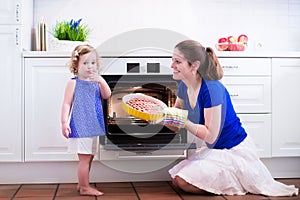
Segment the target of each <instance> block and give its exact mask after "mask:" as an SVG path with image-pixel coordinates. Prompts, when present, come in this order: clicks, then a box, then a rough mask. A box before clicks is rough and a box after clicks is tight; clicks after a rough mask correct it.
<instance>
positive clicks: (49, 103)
mask: <svg viewBox="0 0 300 200" xmlns="http://www.w3.org/2000/svg"><path fill="white" fill-rule="evenodd" d="M68 61H69V58H26V57H25V58H24V70H25V111H24V112H25V161H26V162H27V161H62V160H64V161H68V160H77V155H75V154H69V153H68V151H67V150H68V148H67V147H68V143H67V139H65V138H64V137H63V136H62V133H61V123H60V114H61V105H62V101H63V96H64V90H65V86H66V83H67V81H68V80H69V79H70V78H71V73H70V72H69V69H68V67H67V63H68Z"/></svg>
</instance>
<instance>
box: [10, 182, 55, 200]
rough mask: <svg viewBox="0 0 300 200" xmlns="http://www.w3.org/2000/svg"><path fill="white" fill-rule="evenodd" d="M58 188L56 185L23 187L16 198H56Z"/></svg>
mask: <svg viewBox="0 0 300 200" xmlns="http://www.w3.org/2000/svg"><path fill="white" fill-rule="evenodd" d="M56 188H57V185H55V184H42V185H41V184H30V185H22V186H21V188H20V189H19V191H18V192H17V194H16V195H15V197H17V198H19V197H24V198H25V197H54V195H55V191H56Z"/></svg>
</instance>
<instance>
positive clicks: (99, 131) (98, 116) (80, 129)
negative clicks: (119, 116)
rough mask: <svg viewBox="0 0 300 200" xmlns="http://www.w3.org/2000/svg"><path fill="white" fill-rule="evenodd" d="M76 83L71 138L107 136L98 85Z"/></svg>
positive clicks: (78, 81) (86, 82)
mask: <svg viewBox="0 0 300 200" xmlns="http://www.w3.org/2000/svg"><path fill="white" fill-rule="evenodd" d="M73 79H75V81H76V85H75V91H74V97H73V105H72V111H71V118H70V128H71V133H70V134H69V137H70V138H84V137H94V136H100V135H105V133H106V131H105V126H104V119H103V108H102V101H101V94H100V88H99V85H98V83H96V82H91V81H84V80H80V79H78V78H73Z"/></svg>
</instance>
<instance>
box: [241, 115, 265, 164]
mask: <svg viewBox="0 0 300 200" xmlns="http://www.w3.org/2000/svg"><path fill="white" fill-rule="evenodd" d="M238 116H239V118H240V120H241V122H242V125H243V127H244V128H245V130H246V132H247V134H248V135H249V136H251V137H252V139H253V140H254V143H255V145H256V148H257V153H258V155H259V156H260V157H261V158H266V157H271V114H239V115H238Z"/></svg>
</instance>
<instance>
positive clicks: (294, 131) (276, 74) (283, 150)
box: [272, 58, 300, 156]
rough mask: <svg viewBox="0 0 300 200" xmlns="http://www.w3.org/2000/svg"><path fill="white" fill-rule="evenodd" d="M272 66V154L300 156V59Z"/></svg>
mask: <svg viewBox="0 0 300 200" xmlns="http://www.w3.org/2000/svg"><path fill="white" fill-rule="evenodd" d="M272 65H273V66H272V103H273V105H272V115H273V119H272V132H273V133H272V134H273V135H272V155H273V156H300V88H299V87H300V58H298V59H296V58H295V59H287V58H277V59H272Z"/></svg>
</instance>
